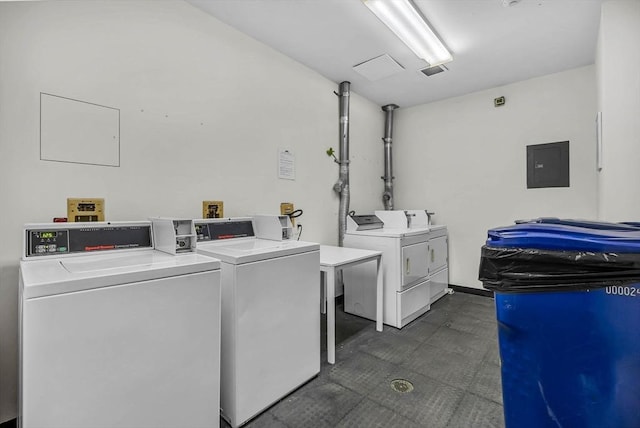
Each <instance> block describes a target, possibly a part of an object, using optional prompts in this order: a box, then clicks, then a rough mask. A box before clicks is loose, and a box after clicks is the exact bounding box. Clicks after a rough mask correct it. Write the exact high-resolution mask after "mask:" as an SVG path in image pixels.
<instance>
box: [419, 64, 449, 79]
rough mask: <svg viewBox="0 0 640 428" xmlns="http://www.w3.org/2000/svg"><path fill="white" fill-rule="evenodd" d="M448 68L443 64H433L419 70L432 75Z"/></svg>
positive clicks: (426, 74)
mask: <svg viewBox="0 0 640 428" xmlns="http://www.w3.org/2000/svg"><path fill="white" fill-rule="evenodd" d="M447 70H448V68H447V67H445V66H444V65H434V66H433V67H427V68H423V69H422V70H420V71H421V72H422V73H423V74H424V75H425V76H433V75H434V74H438V73H442V72H443V71H447Z"/></svg>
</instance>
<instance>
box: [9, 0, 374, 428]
mask: <svg viewBox="0 0 640 428" xmlns="http://www.w3.org/2000/svg"><path fill="white" fill-rule="evenodd" d="M0 71H1V73H2V74H1V75H0V200H2V201H3V209H2V214H1V216H2V218H1V221H0V235H1V236H2V245H1V246H0V422H3V421H6V420H8V419H11V418H14V417H15V416H16V397H17V395H16V388H17V351H16V349H17V306H18V303H17V282H18V261H19V258H20V249H21V228H22V225H23V224H24V223H26V222H46V221H51V219H52V218H53V217H64V216H66V198H68V197H104V198H105V199H106V217H107V219H108V220H138V219H146V218H147V217H148V216H154V215H165V216H185V217H199V216H200V215H201V201H202V200H209V199H221V200H223V201H224V202H225V216H238V215H247V214H252V213H256V212H261V213H277V212H278V210H279V204H280V202H282V201H288V202H293V203H295V205H296V208H302V209H304V215H303V217H301V218H300V222H301V223H302V224H303V225H304V232H303V239H305V240H310V241H317V242H321V243H327V244H335V243H336V242H337V233H338V232H337V229H338V226H337V213H338V198H337V196H336V195H335V194H334V192H333V190H332V186H333V183H334V182H335V180H336V179H337V177H338V166H337V165H336V164H335V163H333V162H332V160H331V159H330V158H328V157H327V156H326V154H325V151H326V149H327V148H328V147H329V146H333V147H334V148H337V144H338V98H337V97H336V96H335V95H334V94H333V91H334V90H337V84H336V83H334V82H330V81H328V80H326V79H325V78H323V77H321V76H320V75H318V74H316V73H315V72H312V71H310V70H309V69H307V68H305V67H304V66H302V65H300V64H298V63H296V62H294V61H292V60H290V59H288V58H286V57H284V56H283V55H281V54H279V53H277V52H275V51H273V50H271V49H269V48H267V47H265V46H264V45H262V44H260V43H258V42H256V41H255V40H253V39H250V38H248V37H246V36H244V35H241V34H240V33H238V32H237V31H235V30H233V29H231V28H230V27H228V26H226V25H224V24H222V23H220V22H218V21H217V20H215V19H214V18H212V17H210V16H208V15H206V14H204V13H203V12H201V11H200V10H198V9H196V8H194V7H192V6H190V5H188V4H186V3H183V2H179V1H162V2H157V1H146V2H139V1H127V2H101V1H91V2H81V1H77V2H64V1H56V2H16V3H7V2H0ZM352 89H354V90H355V89H356V88H352ZM40 92H46V93H50V94H56V95H61V96H66V97H70V98H75V99H79V100H84V101H89V102H93V103H98V104H102V105H106V106H111V107H116V108H119V109H120V110H121V113H120V114H121V166H120V167H119V168H112V167H99V166H89V165H80V164H69V163H59V162H47V161H41V160H39V120H40V117H39V102H40V98H39V97H40ZM383 123H384V119H383V114H382V112H381V110H380V107H379V106H377V105H374V104H372V103H371V102H369V101H367V100H365V99H364V98H362V97H359V96H357V95H356V94H355V93H352V97H351V120H350V124H351V153H352V156H351V160H352V164H351V165H352V174H351V190H352V199H351V201H352V202H351V208H352V209H355V210H357V211H361V212H372V211H373V210H374V209H377V208H379V207H380V203H378V200H379V193H380V192H379V191H378V190H379V189H378V187H381V186H382V184H381V180H380V179H379V177H380V175H381V170H382V147H381V144H376V143H377V142H379V141H380V137H381V133H382V129H383ZM278 147H286V148H289V149H292V150H293V151H294V152H295V155H296V167H297V178H296V180H295V181H286V180H279V179H277V175H276V166H277V162H276V161H277V149H278ZM371 183H375V184H376V185H377V187H376V186H371V185H370V184H371Z"/></svg>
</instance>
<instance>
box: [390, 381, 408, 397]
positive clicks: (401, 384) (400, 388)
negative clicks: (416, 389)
mask: <svg viewBox="0 0 640 428" xmlns="http://www.w3.org/2000/svg"><path fill="white" fill-rule="evenodd" d="M391 389H393V390H394V391H395V392H400V393H402V394H406V393H407V392H411V391H413V384H412V383H411V382H409V381H408V380H404V379H394V380H392V381H391Z"/></svg>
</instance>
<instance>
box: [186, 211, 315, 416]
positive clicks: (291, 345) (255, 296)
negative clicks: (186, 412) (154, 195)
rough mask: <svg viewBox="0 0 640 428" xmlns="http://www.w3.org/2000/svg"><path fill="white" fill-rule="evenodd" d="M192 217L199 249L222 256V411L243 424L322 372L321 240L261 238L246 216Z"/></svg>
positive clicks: (212, 254) (218, 256) (223, 414)
mask: <svg viewBox="0 0 640 428" xmlns="http://www.w3.org/2000/svg"><path fill="white" fill-rule="evenodd" d="M274 218H275V219H276V221H278V227H280V226H279V225H280V222H279V220H278V219H277V217H274ZM194 221H195V223H196V233H197V235H198V253H200V254H205V255H211V256H213V257H216V258H219V259H220V260H221V271H222V354H221V365H222V367H221V392H220V393H221V399H220V400H221V409H220V410H221V414H222V416H223V417H224V418H225V419H226V420H227V421H228V422H229V423H230V424H231V426H232V427H238V426H240V425H243V424H244V423H246V422H247V421H249V420H250V419H251V418H253V417H254V416H256V415H258V414H259V413H261V412H262V411H263V410H265V409H266V408H268V407H269V406H271V405H272V404H273V403H275V402H277V401H278V400H280V399H281V398H283V397H285V396H286V395H287V394H289V393H290V392H291V391H293V390H294V389H296V388H297V387H298V386H300V385H302V384H303V383H305V382H306V381H308V380H309V379H311V378H312V377H314V376H316V375H317V374H318V373H319V372H320V305H319V302H320V287H318V282H319V278H320V246H319V245H318V244H315V243H308V242H302V241H294V240H286V239H284V240H267V239H258V238H256V236H255V233H254V224H253V222H252V219H251V218H248V217H246V218H231V219H210V220H194ZM283 227H286V225H284V226H283ZM275 236H278V237H279V238H280V239H282V237H283V234H282V232H279V233H277V234H275Z"/></svg>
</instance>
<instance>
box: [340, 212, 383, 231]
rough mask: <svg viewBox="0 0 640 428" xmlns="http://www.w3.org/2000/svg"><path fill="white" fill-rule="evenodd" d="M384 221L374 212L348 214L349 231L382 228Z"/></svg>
mask: <svg viewBox="0 0 640 428" xmlns="http://www.w3.org/2000/svg"><path fill="white" fill-rule="evenodd" d="M383 226H384V223H382V220H380V219H379V218H378V217H377V216H375V215H373V214H368V215H350V216H347V231H349V232H354V231H359V230H374V229H382V227H383Z"/></svg>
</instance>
